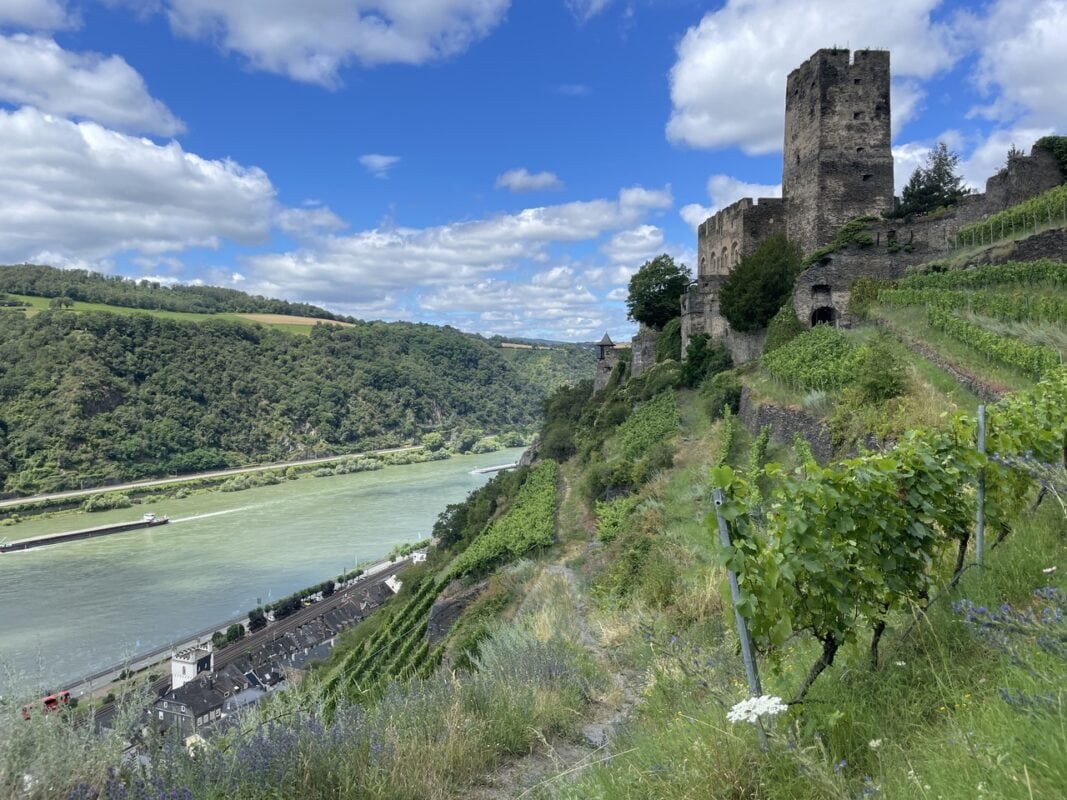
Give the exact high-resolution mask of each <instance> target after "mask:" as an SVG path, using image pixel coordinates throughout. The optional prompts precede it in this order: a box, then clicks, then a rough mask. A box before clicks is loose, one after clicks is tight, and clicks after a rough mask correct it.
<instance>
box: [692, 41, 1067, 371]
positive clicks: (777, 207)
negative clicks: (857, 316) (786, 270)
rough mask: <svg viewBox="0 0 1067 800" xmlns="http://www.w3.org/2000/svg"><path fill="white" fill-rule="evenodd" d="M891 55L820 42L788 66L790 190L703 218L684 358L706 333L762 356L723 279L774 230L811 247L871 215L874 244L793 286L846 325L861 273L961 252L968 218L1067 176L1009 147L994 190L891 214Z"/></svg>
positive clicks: (806, 313) (821, 314)
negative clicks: (945, 206)
mask: <svg viewBox="0 0 1067 800" xmlns="http://www.w3.org/2000/svg"><path fill="white" fill-rule="evenodd" d="M889 61H890V59H889V53H888V52H887V51H882V50H857V51H855V52H853V53H851V54H850V52H849V51H848V50H842V49H828V50H819V51H817V52H816V53H815V54H814V55H812V56H811V58H809V59H808V60H807V61H805V62H804V63H803V64H801V65H800V66H799V67H797V68H796V69H795V70H793V72H791V73H790V74H789V77H788V79H787V81H786V98H785V142H784V157H783V164H782V198H781V199H778V198H760V199H759V200H757V201H754V200H752V199H749V198H746V199H743V200H739V201H737V202H736V203H734V204H732V205H730V206H728V207H727V208H724V209H722V210H721V211H719V212H717V213H716V214H715V215H713V216H711V217H709V218H708V219H707V220H705V221H704V222H703V223H701V225H700V226H699V228H698V231H697V258H698V265H697V278H696V280H695V281H694V283H693V284H692V285H691V286H690V287H689V290H688V291H687V293H686V295H685V296H684V297H683V298H682V309H681V311H682V353H683V357H684V353H685V351H686V348H687V347H688V345H689V339H690V337H692V336H693V335H695V334H697V333H707V334H708V335H709V336H710V337H711V338H712V340H713V341H715V342H718V343H721V344H724V345H726V346H727V347H729V348H730V350H731V352H732V354H733V355H734V359H735V361H736V362H738V363H740V362H743V361H746V360H751V359H753V358H756V357H758V355H759V347H758V346H757V342H756V339H754V338H752V337H741V336H738V335H737V334H736V333H734V332H733V331H731V330H730V326H729V323H728V322H727V321H726V319H725V318H723V317H722V315H721V314H720V312H719V289H720V287H721V286H722V283H723V281H724V280H725V279H726V277H727V276H728V275H729V274H730V273H731V272H732V271H733V269H734V268H735V267H736V266H737V265H738V264H739V263H740V262H741V259H742V258H744V257H746V256H748V255H749V254H751V253H752V252H753V251H754V250H755V249H756V247H758V246H759V244H760V243H761V242H762V241H763V240H764V239H766V238H767V237H769V236H774V235H777V234H783V233H784V234H785V235H786V236H787V237H788V238H789V239H790V240H791V241H793V242H795V243H796V244H799V245H800V247H801V249H802V250H803V252H805V253H811V252H814V251H816V250H818V249H820V248H822V247H824V246H826V245H827V244H829V243H830V242H831V241H833V239H834V237H835V236H836V234H837V232H838V230H840V228H841V226H843V225H844V224H845V223H846V222H848V221H849V220H851V219H854V218H857V217H869V218H871V220H872V221H871V222H869V223H868V224H867V231H868V233H869V234H870V235H871V238H872V240H873V241H872V244H870V245H869V246H865V247H850V248H846V249H844V250H842V251H840V252H836V253H831V254H830V255H828V256H826V257H824V258H822V259H820V260H819V261H818V262H817V263H816V264H813V265H812V266H811V267H810V268H809V269H808V270H806V271H805V272H804V273H803V274H801V276H800V277H799V278H798V280H797V283H796V288H795V291H794V298H793V299H794V302H793V305H794V308H795V310H796V312H797V316H798V317H799V318H800V320H801V321H802V322H804V323H805V324H807V325H815V324H819V323H827V324H833V325H843V326H847V325H849V324H850V323H851V320H850V318H849V315H848V300H849V292H850V287H851V285H852V282H853V281H854V280H855V279H856V278H859V277H863V276H870V277H879V278H896V277H899V276H900V275H902V274H903V273H904V270H905V269H906V268H907V267H908V266H911V265H913V264H919V263H922V262H925V261H930V260H932V259H934V258H937V257H938V256H939V255H941V254H944V253H946V252H948V251H949V250H951V249H952V246H953V242H954V241H955V237H956V233H957V232H958V231H959V230H961V229H962V228H964V227H966V226H967V225H970V224H972V223H974V222H977V221H979V220H982V219H984V218H986V217H988V216H989V215H991V214H995V213H997V212H998V211H1001V210H1003V209H1004V208H1007V207H1009V206H1011V205H1015V204H1017V203H1019V202H1022V201H1023V200H1026V199H1028V198H1030V197H1033V196H1035V195H1037V194H1040V193H1041V192H1044V191H1047V190H1048V189H1051V188H1052V187H1054V186H1057V185H1059V184H1060V183H1061V182H1063V180H1064V178H1065V177H1067V176H1064V175H1063V174H1062V173H1061V171H1060V168H1059V165H1058V164H1057V162H1056V159H1055V157H1054V156H1053V155H1052V154H1051V153H1049V152H1047V151H1045V150H1040V149H1037V148H1034V150H1033V151H1032V152H1031V153H1030V155H1022V154H1020V153H1013V154H1012V155H1010V156H1009V158H1008V161H1007V164H1006V166H1005V167H1004V168H1003V169H1001V170H1000V171H999V172H998V173H997V174H996V175H994V176H992V177H991V178H990V179H989V180H988V181H987V182H986V187H985V193H984V194H976V195H970V196H967V197H965V198H963V200H962V201H961V202H960V203H959V205H957V206H956V208H954V209H952V210H950V211H947V212H943V213H940V214H938V215H936V216H932V217H916V218H913V219H911V220H888V219H884V218H883V217H882V215H883V213H884V212H887V211H890V210H892V209H893V208H894V207H895V205H896V199H895V198H894V196H893V186H894V184H893V154H892V150H891V147H890V122H891V114H890V106H889V81H890V70H889ZM1054 244H1059V246H1060V247H1062V244H1060V243H1058V242H1057V243H1054ZM1054 249H1055V248H1054ZM1050 254H1051V253H1050ZM757 338H758V337H757ZM742 339H744V341H742Z"/></svg>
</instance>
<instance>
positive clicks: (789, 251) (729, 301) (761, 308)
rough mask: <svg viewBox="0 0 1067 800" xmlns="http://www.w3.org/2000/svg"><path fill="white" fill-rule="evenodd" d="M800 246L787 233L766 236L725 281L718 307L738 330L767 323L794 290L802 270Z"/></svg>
mask: <svg viewBox="0 0 1067 800" xmlns="http://www.w3.org/2000/svg"><path fill="white" fill-rule="evenodd" d="M801 268H802V259H801V254H800V249H799V248H798V247H797V246H796V245H793V244H790V242H789V241H788V240H787V239H786V238H785V237H784V236H772V237H770V238H769V239H766V240H764V241H763V242H762V243H761V244H760V246H759V247H757V248H756V251H755V252H754V253H753V254H752V255H750V256H748V257H747V258H744V259H742V260H741V263H740V264H739V265H738V266H737V268H736V269H735V270H734V271H733V272H731V273H730V275H729V276H728V277H727V278H726V280H725V281H723V284H722V289H721V290H720V292H719V309H720V310H721V312H722V315H723V316H724V317H726V319H727V320H728V321H729V323H730V326H731V327H732V328H733V329H734V330H735V331H740V332H742V333H749V332H752V331H758V330H760V329H762V328H765V327H766V326H767V323H769V322H770V321H771V319H772V318H773V317H774V315H775V314H777V313H778V309H780V308H781V307H782V305H783V304H784V303H785V301H786V300H787V299H788V298H789V296H790V295H791V294H792V291H793V282H794V280H795V279H796V276H797V275H798V274H800V271H801Z"/></svg>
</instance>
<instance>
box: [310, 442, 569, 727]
mask: <svg viewBox="0 0 1067 800" xmlns="http://www.w3.org/2000/svg"><path fill="white" fill-rule="evenodd" d="M556 475H557V466H556V463H555V462H554V461H548V462H545V463H543V464H541V465H540V466H538V467H537V468H536V469H533V470H531V471H530V473H529V475H528V476H527V478H526V480H525V482H524V483H523V484H522V487H521V488H520V489H519V492H518V495H517V497H516V498H515V501H514V503H513V504H512V506H511V507H510V508H509V509H508V511H507V512H506V513H505V514H504V515H503V516H501V517H499V518H498V519H496V520H493V521H492V522H490V523H489V525H488V526H487V527H486V529H485V530H484V531H483V532H482V533H481V534H479V535H478V536H477V537H476V538H475V539H474V541H473V542H471V544H470V545H469V546H468V547H467V549H466V550H465V551H464V552H463V553H462V554H460V555H459V556H458V557H457V558H456V559H455V560H454V561H453V562H452V564H451V565H450V566H449V567H448V568H446V570H445V571H444V572H443V573H440V574H432V573H431V574H426V575H423V576H421V577H420V578H419V583H418V585H417V587H416V588H415V590H414V591H413V592H412V593H411V594H410V595H408V596H407V597H406V599H403V600H402V598H397V600H396V601H394V602H392V603H390V604H389V607H387V608H386V609H385V610H383V611H382V612H380V613H382V614H384V615H385V616H384V617H383V619H382V621H381V624H380V627H379V628H378V629H377V630H376V631H375V632H374V633H372V634H371V635H370V636H368V637H367V638H366V639H364V640H363V641H362V642H361V643H360V644H359V645H358V646H356V647H354V648H352V649H351V650H349V651H348V652H347V653H345V654H344V657H343V658H342V659H341V660H340V661H339V662H338V663H336V664H335V665H334V666H333V667H332V668H331V669H330V671H329V673H328V674H327V675H326V676H325V677H324V679H323V682H322V688H323V696H324V697H325V698H326V701H327V704H328V707H329V708H330V709H331V710H335V709H336V708H338V707H340V706H341V705H343V704H344V703H345V702H347V701H349V700H352V699H354V698H356V697H358V696H362V695H366V694H368V693H374V692H378V691H380V690H381V689H382V688H383V687H384V686H385V685H386V684H387V683H389V682H390V681H392V680H406V679H409V678H414V677H420V678H425V677H427V676H428V675H430V673H432V672H433V670H434V669H435V668H436V667H437V665H438V664H439V663H440V661H441V658H442V656H443V655H444V649H445V647H444V644H443V643H442V644H437V645H436V646H431V645H430V643H429V640H428V639H427V637H426V630H427V626H428V623H429V615H430V608H431V606H433V604H434V601H436V600H437V598H438V596H439V595H440V594H441V592H442V591H443V590H444V588H445V587H446V586H447V585H448V584H449V583H450V582H451V581H452V580H454V579H456V578H460V577H463V576H465V575H468V574H471V573H475V574H482V573H484V572H486V571H487V570H488V569H489V568H490V567H494V566H497V565H499V564H501V563H503V562H504V561H508V560H511V559H514V558H518V557H519V556H523V555H526V554H527V553H529V552H530V551H531V550H534V549H536V548H544V547H547V546H549V545H551V544H552V542H553V541H554V539H555V509H556ZM401 600H402V602H401Z"/></svg>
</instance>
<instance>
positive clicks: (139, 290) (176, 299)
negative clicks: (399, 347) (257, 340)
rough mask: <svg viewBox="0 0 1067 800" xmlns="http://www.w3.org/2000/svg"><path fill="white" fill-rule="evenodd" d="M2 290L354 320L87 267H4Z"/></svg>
mask: <svg viewBox="0 0 1067 800" xmlns="http://www.w3.org/2000/svg"><path fill="white" fill-rule="evenodd" d="M0 292H7V293H9V294H25V295H32V296H34V297H49V298H52V297H68V298H70V299H71V300H81V301H83V302H86V303H106V304H108V305H113V306H125V307H127V308H144V309H152V310H159V311H183V312H189V313H193V314H219V313H226V312H229V313H238V314H242V313H244V314H253V313H254V314H285V315H288V316H296V317H316V318H318V319H329V320H338V321H342V322H353V321H354V320H352V319H351V318H350V317H345V316H341V315H338V314H332V313H330V312H329V311H327V310H326V309H324V308H319V307H318V306H313V305H310V304H309V303H290V302H289V301H288V300H275V299H272V298H268V297H260V296H258V295H250V294H246V293H245V292H240V291H237V290H236V289H224V288H222V287H220V286H190V285H186V284H175V285H173V286H166V285H163V284H160V283H156V282H153V281H148V280H142V281H134V280H131V279H129V278H123V277H122V276H119V275H101V274H100V273H98V272H89V271H87V270H83V269H56V268H55V267H47V266H41V265H37V264H13V265H8V266H0Z"/></svg>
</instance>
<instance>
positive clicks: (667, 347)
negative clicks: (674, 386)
mask: <svg viewBox="0 0 1067 800" xmlns="http://www.w3.org/2000/svg"><path fill="white" fill-rule="evenodd" d="M681 357H682V318H681V317H675V318H674V319H672V320H670V321H669V322H667V323H666V324H665V325H664V326H663V330H661V331H660V332H659V335H658V336H657V337H656V363H657V364H658V363H659V362H661V361H667V360H668V359H674V360H675V361H679V360H681Z"/></svg>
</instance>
